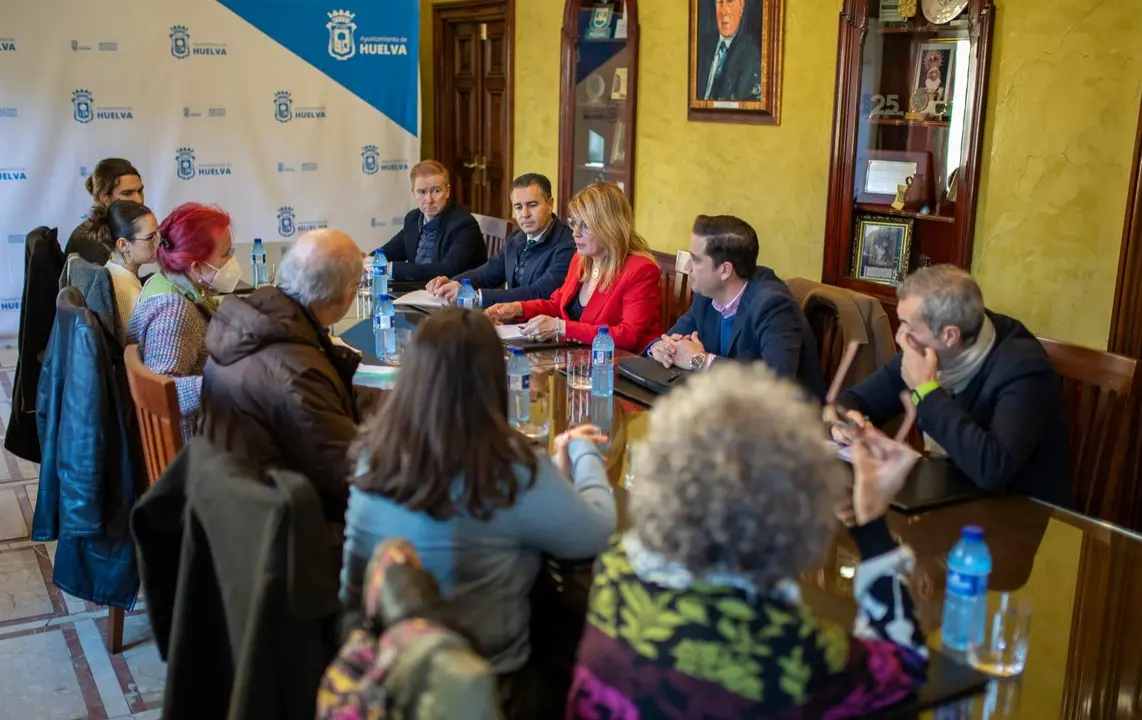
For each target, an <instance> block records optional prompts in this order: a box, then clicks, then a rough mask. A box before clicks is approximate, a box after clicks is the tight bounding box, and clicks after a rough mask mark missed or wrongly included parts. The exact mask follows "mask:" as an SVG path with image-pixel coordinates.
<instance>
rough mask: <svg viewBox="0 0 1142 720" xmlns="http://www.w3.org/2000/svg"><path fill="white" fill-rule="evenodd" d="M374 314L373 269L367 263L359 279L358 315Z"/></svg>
mask: <svg viewBox="0 0 1142 720" xmlns="http://www.w3.org/2000/svg"><path fill="white" fill-rule="evenodd" d="M372 314H373V269H372V268H371V267H370V266H369V264H368V263H365V269H364V270H362V271H361V279H360V280H358V281H357V317H358V318H367V317H369V316H370V315H372Z"/></svg>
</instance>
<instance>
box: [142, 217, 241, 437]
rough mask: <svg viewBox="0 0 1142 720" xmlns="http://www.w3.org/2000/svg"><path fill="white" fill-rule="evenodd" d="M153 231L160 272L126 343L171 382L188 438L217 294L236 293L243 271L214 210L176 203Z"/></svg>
mask: <svg viewBox="0 0 1142 720" xmlns="http://www.w3.org/2000/svg"><path fill="white" fill-rule="evenodd" d="M158 233H159V241H158V247H157V248H156V249H155V260H156V261H158V264H159V272H157V273H155V274H154V275H152V276H151V279H150V280H148V281H147V284H146V285H144V286H143V292H142V294H140V295H139V301H138V303H137V304H136V305H135V310H134V312H133V313H131V320H130V322H128V323H127V342H129V343H138V344H139V353H140V355H141V356H142V360H143V364H144V365H146V366H147V367H148V368H149V369H150V370H151V371H153V372H155V373H157V374H159V375H166V376H168V377H170V378H173V379H174V382H175V387H176V388H177V390H178V407H179V410H180V411H181V413H182V436H183V439H184V440H189V439H190V438H191V437H192V436H193V435H194V428H195V425H196V422H197V416H198V401H199V395H200V393H201V390H202V368H203V367H204V366H205V365H206V358H207V353H206V326H207V324H208V323H209V322H210V318H211V317H213V316H214V309H215V308H216V307H217V306H218V299H219V298H218V295H219V294H227V293H231V292H234V288H235V287H236V286H237V285H238V280H239V279H240V278H241V276H242V270H241V268H240V267H239V265H238V261H237V260H236V259H235V258H234V250H233V247H232V239H231V237H230V216H229V215H227V214H226V213H225V212H224V211H223V210H222V209H220V208H218V207H213V206H208V205H202V204H200V203H184V204H182V205H179V206H178V207H177V208H175V209H174V212H172V213H171V214H170V215H168V216H167V218H166V219H165V220H163V221H162V223H161V224H160V225H159V230H158Z"/></svg>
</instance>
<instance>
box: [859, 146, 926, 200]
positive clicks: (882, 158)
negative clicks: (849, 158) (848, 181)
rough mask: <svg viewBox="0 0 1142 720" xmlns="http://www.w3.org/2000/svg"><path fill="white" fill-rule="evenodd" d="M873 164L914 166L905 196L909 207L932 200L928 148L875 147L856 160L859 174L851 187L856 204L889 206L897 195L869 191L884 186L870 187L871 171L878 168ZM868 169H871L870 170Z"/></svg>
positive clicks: (881, 165)
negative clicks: (918, 149)
mask: <svg viewBox="0 0 1142 720" xmlns="http://www.w3.org/2000/svg"><path fill="white" fill-rule="evenodd" d="M874 163H875V164H878V165H879V166H880V167H881V168H883V167H884V166H886V165H896V164H899V165H901V166H903V165H911V166H914V167H915V168H916V170H915V173H914V174H913V176H912V186H911V188H909V192H908V196H907V198H906V202H907V205H908V206H909V207H917V208H918V207H921V206H923V205H928V204H930V203H931V202H932V194H933V179H932V153H931V152H929V151H926V150H925V151H915V152H913V151H908V150H875V151H872V152H869V153H867V154H865V155H863V156H861V158H860V159H859V164H858V167H859V169H860V175H859V176H858V178H857V182H856V187H854V188H853V190H854V193H855V197H856V201H857V202H858V203H867V204H875V205H888V204H890V203H891V202H892V201H893V200H894V199H895V198H896V194H895V193H894V192H893V193H889V192H875V191H874V192H870V190H877V189H884V190H887V188H871V187H870V186H869V184H868V183H869V179H870V174H875V171H876V170H877V169H878V168H877V166H876V165H874ZM870 170H872V171H873V172H872V173H870Z"/></svg>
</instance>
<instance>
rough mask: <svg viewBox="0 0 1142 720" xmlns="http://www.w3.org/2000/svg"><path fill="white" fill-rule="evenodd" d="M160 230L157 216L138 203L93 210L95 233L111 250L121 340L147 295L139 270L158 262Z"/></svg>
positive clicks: (109, 265) (117, 203) (110, 268)
mask: <svg viewBox="0 0 1142 720" xmlns="http://www.w3.org/2000/svg"><path fill="white" fill-rule="evenodd" d="M158 227H159V221H158V220H157V219H155V214H154V213H152V212H151V211H150V209H149V208H148V207H147V206H146V205H143V204H142V203H138V202H135V201H134V200H116V201H115V202H113V203H111V204H110V205H96V206H95V207H94V208H92V211H91V233H92V235H94V236H95V237H96V238H97V239H98V240H99V244H100V245H101V246H103V247H107V248H110V249H111V258H110V259H109V260H108V261H107V263H106V267H107V271H108V272H109V273H110V274H111V285H112V287H113V289H114V291H115V314H116V316H117V317H118V319H119V328H121V331H122V332H123V333H124V334H123V336H121V337H120V341H122V340H123V338H124V337H126V331H127V323H128V321H130V319H131V313H132V312H134V310H135V303H136V302H137V301H138V300H139V294H140V293H142V292H143V283H142V282H140V281H139V268H141V267H142V266H143V265H146V264H147V263H152V262H154V261H155V237H156V236H157V235H158Z"/></svg>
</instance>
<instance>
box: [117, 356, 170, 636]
mask: <svg viewBox="0 0 1142 720" xmlns="http://www.w3.org/2000/svg"><path fill="white" fill-rule="evenodd" d="M123 360H124V362H125V363H126V365H127V384H128V385H129V386H130V388H131V400H132V401H134V403H135V415H136V417H137V418H138V421H139V436H140V440H141V441H142V446H143V460H144V463H145V465H146V468H147V484H148V485H154V484H155V482H156V481H157V480H158V479H159V476H160V475H162V474H163V471H164V470H166V468H167V465H169V464H170V462H171V460H174V458H175V456H176V455H178V453H179V451H180V450H182V430H181V429H180V421H181V420H182V414H181V413H180V412H179V409H178V391H177V390H175V385H174V381H173V380H171V379H170V378H168V377H163V376H162V375H156V374H155V373H153V372H151V371H150V370H149V369H148V368H147V367H146V366H145V365H143V361H142V358H140V357H139V346H138V345H128V346H127V349H126V350H125V351H124V352H123ZM123 615H124V613H123V610H122V609H120V608H111V611H110V613H109V614H108V620H109V621H110V628H109V629H108V636H109V638H108V639H109V640H110V642H111V652H112V653H114V654H118V653H121V652H123Z"/></svg>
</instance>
